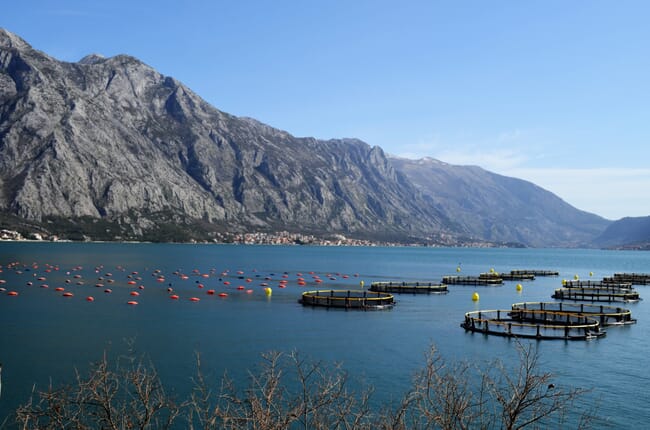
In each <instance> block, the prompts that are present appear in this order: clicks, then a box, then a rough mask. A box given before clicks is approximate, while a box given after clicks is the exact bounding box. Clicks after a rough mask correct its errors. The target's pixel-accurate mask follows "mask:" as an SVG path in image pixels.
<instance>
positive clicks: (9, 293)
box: [7, 291, 18, 296]
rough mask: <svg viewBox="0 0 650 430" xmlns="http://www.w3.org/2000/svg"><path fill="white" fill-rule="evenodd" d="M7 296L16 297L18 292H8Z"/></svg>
mask: <svg viewBox="0 0 650 430" xmlns="http://www.w3.org/2000/svg"><path fill="white" fill-rule="evenodd" d="M7 295H8V296H17V295H18V292H17V291H9V292H8V293H7Z"/></svg>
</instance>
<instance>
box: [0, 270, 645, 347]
mask: <svg viewBox="0 0 650 430" xmlns="http://www.w3.org/2000/svg"><path fill="white" fill-rule="evenodd" d="M117 269H118V270H119V271H121V272H126V270H125V269H124V268H122V267H118V268H117ZM82 270H83V267H81V266H77V267H75V268H73V269H70V270H67V271H64V272H65V273H64V274H63V277H64V278H65V280H64V281H63V284H64V285H65V286H57V287H55V288H53V290H54V291H55V292H58V293H60V294H61V296H62V297H67V298H70V297H74V296H75V292H73V290H71V288H70V287H69V285H70V284H74V285H77V286H84V285H86V283H87V280H86V279H84V278H83V276H82V274H81V272H82ZM5 271H8V272H9V273H14V274H15V275H23V274H27V275H29V274H31V277H30V280H29V281H27V282H26V283H25V286H26V287H31V286H34V285H35V284H38V286H40V288H41V289H45V290H47V289H50V286H49V285H48V284H47V277H48V276H49V274H50V273H57V272H60V268H59V267H58V266H51V265H45V266H44V267H43V268H40V267H39V266H38V265H37V264H36V263H34V264H32V265H24V264H20V263H11V264H9V265H7V266H5V267H3V266H0V293H4V294H6V295H7V296H10V297H16V296H18V295H19V291H18V290H17V289H10V290H7V288H6V284H7V281H6V280H5V279H3V272H5ZM254 272H256V270H254ZM457 272H460V266H459V267H458V268H457ZM94 273H95V274H96V276H97V279H96V281H95V283H94V286H95V287H97V288H99V290H98V291H103V293H105V294H111V293H113V288H115V286H119V288H122V287H123V284H124V281H123V280H122V281H118V282H117V284H116V281H117V279H116V276H113V274H112V273H110V272H106V271H104V268H103V267H102V266H98V267H95V268H94ZM309 275H310V276H311V279H306V278H305V276H303V274H302V273H296V275H295V276H296V277H295V279H293V281H294V282H295V283H296V284H297V285H298V286H302V287H305V286H307V285H308V283H309V284H315V285H319V286H320V285H321V284H322V283H323V281H324V279H323V278H321V277H320V276H319V275H317V274H316V273H314V272H309ZM591 275H593V274H591V273H590V276H591ZM151 276H152V278H153V279H154V281H155V282H156V283H157V284H165V285H164V286H165V287H166V293H167V295H168V296H169V298H170V299H171V300H180V299H181V296H180V295H179V294H178V293H177V292H176V291H174V289H173V288H172V286H173V285H175V284H174V282H177V281H179V280H180V281H187V280H189V279H190V277H195V278H197V280H195V283H196V287H197V289H198V290H203V289H204V288H205V285H204V283H203V282H204V281H205V282H207V280H208V278H218V282H220V283H221V285H222V286H223V287H224V288H225V289H227V291H219V292H217V290H216V289H212V288H207V289H205V290H204V291H205V294H207V295H208V296H218V297H221V298H226V297H228V295H229V294H230V293H232V292H233V291H238V292H239V293H240V294H253V292H254V291H255V289H254V288H251V285H250V284H251V283H253V282H254V281H257V284H258V286H259V287H262V288H263V289H262V291H263V292H264V294H265V295H266V296H268V297H270V296H271V295H272V291H273V290H272V288H271V286H270V285H269V283H270V282H275V281H277V287H278V288H286V287H287V285H288V282H289V274H288V273H287V272H284V273H283V274H281V275H280V276H279V279H278V275H275V274H273V273H271V274H270V275H267V276H264V277H262V275H260V274H255V275H254V278H253V277H250V276H249V277H246V276H245V275H244V272H243V271H237V272H236V273H231V272H230V271H223V272H217V271H216V269H212V270H210V271H209V272H208V273H201V272H200V271H199V270H198V269H194V270H193V271H192V272H191V273H190V274H185V273H183V272H182V271H180V270H178V271H175V272H173V273H172V275H171V277H169V276H165V275H164V274H163V273H162V271H161V270H158V269H156V270H154V271H153V272H152V273H151ZM537 276H559V272H557V271H552V270H511V271H510V272H507V273H498V272H496V271H494V269H490V271H489V272H488V273H481V274H479V275H478V276H460V275H453V276H452V275H449V276H444V277H443V278H442V282H433V281H408V282H407V281H382V282H372V283H371V284H370V287H369V288H368V289H366V288H365V285H364V281H360V282H359V285H360V289H357V290H353V289H318V290H310V291H305V292H303V293H302V294H301V295H300V299H299V302H300V303H301V304H302V305H304V306H313V307H324V308H341V309H346V310H383V309H390V308H392V307H393V306H394V305H395V303H396V302H395V297H394V294H446V293H448V292H449V289H448V285H470V286H499V285H502V284H503V283H504V281H533V280H534V279H535V277H537ZM337 277H341V278H343V279H347V278H349V277H350V276H348V275H342V274H340V273H336V274H335V275H334V274H329V273H328V274H327V275H326V276H325V279H326V280H328V281H336V280H337ZM352 277H353V278H358V277H359V275H358V274H354V275H352ZM60 278H61V273H59V274H58V275H57V279H60ZM231 282H235V283H237V284H239V285H237V286H235V285H232V286H231ZM91 284H92V282H91ZM245 284H249V285H246V286H245ZM648 284H650V274H643V273H616V274H614V275H613V276H611V277H605V278H603V279H602V280H600V281H594V280H591V279H590V280H586V281H584V280H580V279H579V278H578V276H577V275H576V276H574V279H572V280H566V279H565V280H562V287H561V288H557V289H555V290H554V292H553V294H552V296H551V297H552V298H553V299H555V300H557V301H554V302H522V303H514V304H512V305H511V307H510V309H496V310H475V311H471V312H467V313H465V317H464V320H463V322H462V323H461V324H460V325H461V327H462V328H464V329H465V330H466V331H468V332H474V333H482V334H485V335H495V336H505V337H519V338H531V339H538V340H545V339H564V340H587V339H594V338H599V337H602V336H605V334H606V332H605V330H603V327H608V326H619V325H627V324H634V323H635V322H636V320H635V319H634V318H632V314H631V311H630V310H629V309H626V308H622V307H618V306H613V305H611V304H607V305H603V304H596V302H601V303H602V302H605V303H612V302H624V303H630V302H636V301H638V300H641V298H640V296H639V293H638V292H637V291H636V290H635V289H634V286H635V285H648ZM114 285H115V286H114ZM126 286H127V287H130V289H129V300H127V301H126V304H128V305H131V306H134V305H138V303H139V302H138V300H137V299H138V297H139V296H140V294H141V293H143V290H144V289H145V286H144V280H143V278H142V276H140V274H139V273H138V272H131V273H129V274H128V275H127V276H126ZM516 288H517V291H521V290H522V288H523V287H522V285H521V284H517V285H516ZM185 291H186V290H183V292H185ZM185 298H186V299H187V300H189V301H191V302H198V301H200V300H201V298H200V297H199V296H198V295H195V294H190V295H189V297H185ZM85 300H86V301H88V302H93V301H95V296H93V295H87V296H86V297H85ZM472 300H474V301H478V300H479V295H478V293H477V292H474V293H473V295H472ZM567 301H570V302H571V303H567ZM576 302H588V303H576Z"/></svg>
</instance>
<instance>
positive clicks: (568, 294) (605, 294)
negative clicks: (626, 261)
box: [552, 287, 641, 302]
mask: <svg viewBox="0 0 650 430" xmlns="http://www.w3.org/2000/svg"><path fill="white" fill-rule="evenodd" d="M552 297H553V298H554V299H559V300H575V301H586V302H637V301H639V300H641V298H640V297H639V293H638V291H636V290H633V289H626V288H609V287H607V288H599V287H585V288H582V287H580V288H558V289H556V290H555V292H554V293H553V295H552Z"/></svg>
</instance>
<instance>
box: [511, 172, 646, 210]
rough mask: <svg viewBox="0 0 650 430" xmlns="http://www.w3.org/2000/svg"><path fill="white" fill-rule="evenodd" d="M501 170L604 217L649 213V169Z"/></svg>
mask: <svg viewBox="0 0 650 430" xmlns="http://www.w3.org/2000/svg"><path fill="white" fill-rule="evenodd" d="M499 173H502V174H504V175H507V176H512V177H516V178H520V179H525V180H528V181H530V182H533V183H535V184H537V185H539V186H540V187H542V188H544V189H546V190H549V191H551V192H553V193H554V194H557V195H558V196H559V197H561V198H562V199H564V200H565V201H566V202H567V203H569V204H571V205H572V206H575V207H577V208H579V209H582V210H586V211H588V212H593V213H596V214H598V215H601V216H603V217H605V218H609V219H619V218H623V217H626V216H648V215H650V199H648V198H647V195H648V190H649V189H650V169H626V168H594V169H578V168H576V169H570V168H564V169H556V168H513V169H506V170H504V171H501V172H499Z"/></svg>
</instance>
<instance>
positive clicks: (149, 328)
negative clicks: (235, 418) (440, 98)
mask: <svg viewBox="0 0 650 430" xmlns="http://www.w3.org/2000/svg"><path fill="white" fill-rule="evenodd" d="M0 265H1V266H2V272H1V273H0V280H2V281H4V282H3V283H2V284H1V285H0V287H2V288H5V289H6V291H4V292H2V293H0V362H1V363H2V364H3V368H2V391H1V393H0V424H1V423H2V421H3V420H4V419H5V417H6V416H8V415H9V414H10V413H11V412H12V411H13V410H15V408H16V407H17V406H18V405H19V404H21V403H25V402H26V401H27V400H28V398H29V395H30V392H31V391H32V388H33V387H34V386H36V387H37V389H39V388H40V389H45V388H46V387H47V386H48V385H49V384H52V385H54V386H60V385H62V384H64V383H70V382H72V381H73V378H74V372H75V369H76V370H79V371H80V372H81V373H83V372H84V371H86V370H87V369H88V366H89V363H90V362H92V361H97V360H99V359H100V358H101V357H102V354H103V353H104V351H108V352H109V353H110V354H113V355H120V354H123V353H126V350H127V349H129V348H135V349H136V351H137V352H138V353H142V354H145V355H146V356H147V357H148V358H149V359H150V360H151V361H152V363H153V364H154V365H155V367H156V368H157V370H158V371H159V373H160V375H161V378H162V380H163V382H164V383H165V384H166V385H167V386H168V387H171V388H172V389H173V390H175V391H176V392H178V393H186V392H187V391H188V390H189V389H190V388H191V377H192V376H193V375H194V374H195V358H194V357H195V353H196V352H198V353H200V354H201V361H202V365H203V370H204V371H205V372H207V373H208V374H209V375H211V376H212V378H213V380H214V381H215V383H216V382H217V381H218V380H219V379H220V377H221V375H222V374H223V372H224V370H227V371H228V373H229V374H230V375H231V376H232V377H234V378H235V380H236V381H237V382H239V384H238V385H239V386H240V387H244V386H245V385H246V376H247V371H248V370H251V369H253V368H254V367H255V366H256V365H257V364H259V363H260V354H261V353H263V352H268V351H282V352H291V351H298V352H299V353H300V354H301V355H302V356H303V357H307V358H310V359H313V360H324V361H326V362H329V363H334V362H336V363H341V364H342V367H343V368H344V369H346V370H347V371H348V372H349V373H350V374H351V375H352V377H353V378H359V379H361V380H363V381H365V382H366V383H369V384H372V385H373V386H374V387H375V399H376V400H377V401H378V402H389V401H390V400H397V399H398V398H399V397H400V396H401V395H402V394H403V393H404V392H405V391H406V389H407V388H408V387H409V386H410V382H411V377H412V375H413V372H414V371H416V370H418V369H420V368H422V366H423V365H424V355H425V353H426V352H427V350H428V349H429V347H430V346H432V345H434V346H435V347H436V349H437V350H438V352H439V353H440V355H441V356H442V357H443V359H444V360H445V361H447V362H454V361H462V360H464V361H469V362H472V363H476V364H478V365H489V363H491V362H493V361H494V360H495V359H499V360H501V361H502V362H503V363H504V364H505V365H506V366H512V367H513V369H514V368H515V367H516V365H517V362H518V354H517V348H516V342H514V341H512V340H511V339H506V338H499V337H492V336H485V335H481V334H472V333H466V332H465V331H464V330H463V329H462V328H461V327H460V323H461V322H462V321H463V319H464V314H465V312H468V311H472V310H478V309H486V310H487V309H509V308H510V306H511V304H512V303H516V302H523V301H553V299H552V298H551V294H552V293H553V290H554V289H555V288H559V287H561V280H562V279H573V278H574V277H575V276H576V275H577V276H578V277H579V278H581V279H592V280H600V279H601V278H602V277H604V276H610V275H612V274H613V273H616V272H641V273H647V272H650V253H646V252H634V251H604V250H583V249H478V248H419V247H321V246H261V245H189V244H182V245H181V244H115V243H37V242H2V243H0ZM457 268H460V274H461V275H478V274H479V273H481V272H488V271H490V269H494V270H495V271H497V272H508V271H510V270H512V269H546V270H557V271H559V272H560V275H559V276H558V277H537V278H536V279H535V280H534V281H530V282H521V281H519V282H506V283H504V285H503V286H498V287H469V286H453V285H452V286H449V290H450V291H449V293H448V294H444V295H435V294H434V295H396V299H397V304H396V306H395V307H394V308H393V309H390V310H384V311H368V312H364V311H352V310H350V311H346V310H340V309H323V308H312V307H303V306H302V305H301V304H300V303H299V302H298V299H299V298H300V295H301V294H302V293H303V292H304V291H307V290H314V289H360V288H361V285H362V283H363V285H364V286H365V287H366V288H367V287H368V286H369V285H370V283H371V282H373V281H440V280H441V279H442V277H443V276H444V275H455V274H459V273H458V272H457ZM181 274H183V275H186V278H187V279H184V278H181V276H180V275H181ZM300 277H302V278H304V279H305V282H306V284H307V285H306V286H300V285H298V283H297V279H298V278H300ZM163 278H164V279H163ZM282 279H285V280H286V281H287V283H286V287H285V288H280V284H279V281H280V280H282ZM317 279H319V280H320V281H321V282H318V283H317V282H316V280H317ZM109 281H110V282H109ZM129 282H131V283H129ZM30 283H31V285H29V284H30ZM517 283H521V284H522V286H523V289H522V290H521V291H517V289H516V284H517ZM97 284H102V285H103V286H100V287H98V286H96V285H97ZM44 285H47V288H44V287H43V286H44ZM140 286H142V287H143V288H139V287H140ZM240 286H241V287H243V289H241V288H238V287H240ZM267 286H268V287H270V288H271V289H272V294H271V295H270V296H268V295H267V294H265V291H264V288H266V287H267ZM57 287H60V288H65V291H66V292H71V293H72V294H73V295H72V296H71V297H62V292H61V291H56V288H57ZM107 288H109V289H111V290H112V292H111V293H105V292H104V290H105V289H107ZM169 288H171V289H172V290H173V292H172V293H170V292H169V291H168V289H169ZM636 288H637V289H638V290H639V292H640V294H641V297H645V298H646V301H643V300H642V301H640V302H638V303H626V304H618V305H619V306H623V307H626V308H629V309H631V311H632V316H633V318H636V319H637V320H638V322H637V324H634V325H629V326H623V327H610V328H607V329H606V330H607V336H605V337H603V338H600V339H594V340H590V341H572V342H567V341H535V342H533V344H534V346H535V347H536V348H538V350H539V353H540V370H541V371H544V372H552V373H553V374H555V375H556V380H555V384H556V385H562V386H564V387H575V388H578V387H579V388H588V389H591V391H590V392H589V393H587V394H586V395H585V396H583V397H582V401H581V404H582V405H583V406H584V407H592V408H593V409H594V411H595V413H596V414H597V415H598V416H599V417H600V418H602V419H603V420H602V421H598V423H597V427H601V426H602V427H606V428H633V427H638V425H639V423H645V422H650V411H649V410H648V408H647V405H648V404H649V403H650V390H648V389H647V387H648V385H649V384H650V366H648V365H647V359H648V356H649V355H650V354H649V352H650V345H649V343H648V338H647V337H646V335H648V334H650V330H649V328H650V304H649V303H648V301H647V298H648V297H650V296H649V294H648V292H646V288H649V289H650V286H648V287H644V286H637V287H636ZM208 290H214V292H215V294H214V295H210V294H207V291H208ZM9 291H16V292H17V293H18V295H17V296H8V295H7V292H9ZM132 291H136V292H138V294H139V295H138V296H132V295H131V292H132ZM474 292H478V293H479V295H480V300H478V301H476V302H475V301H472V294H473V293H474ZM219 293H226V294H227V297H220V296H219ZM170 294H177V295H178V296H179V299H178V300H171V299H170ZM88 296H92V297H93V298H94V301H92V302H90V301H87V300H86V299H87V297H88ZM191 297H196V298H198V299H200V300H199V301H190V300H189V299H190V298H191ZM129 301H137V302H138V304H137V305H128V304H127V302H129ZM524 342H525V344H527V343H529V342H528V341H524Z"/></svg>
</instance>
